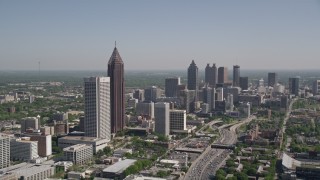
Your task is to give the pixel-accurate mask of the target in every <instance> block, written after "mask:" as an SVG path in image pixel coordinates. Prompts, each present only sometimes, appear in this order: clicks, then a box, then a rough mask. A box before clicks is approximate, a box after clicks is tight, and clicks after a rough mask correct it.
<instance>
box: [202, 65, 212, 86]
mask: <svg viewBox="0 0 320 180" xmlns="http://www.w3.org/2000/svg"><path fill="white" fill-rule="evenodd" d="M212 76H213V74H212V68H211V67H210V64H209V63H208V64H207V66H206V68H205V74H204V82H206V83H207V84H210V80H211V79H212Z"/></svg>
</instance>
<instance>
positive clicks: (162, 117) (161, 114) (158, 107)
mask: <svg viewBox="0 0 320 180" xmlns="http://www.w3.org/2000/svg"><path fill="white" fill-rule="evenodd" d="M169 111H170V107H169V103H165V102H158V103H156V104H155V105H154V117H155V132H156V133H158V134H162V135H165V136H168V135H169V131H170V124H169V123H170V122H169V118H170V116H169Z"/></svg>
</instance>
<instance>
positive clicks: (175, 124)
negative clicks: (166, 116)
mask: <svg viewBox="0 0 320 180" xmlns="http://www.w3.org/2000/svg"><path fill="white" fill-rule="evenodd" d="M186 130H187V114H186V111H185V110H170V132H173V133H174V132H178V133H179V132H184V131H186Z"/></svg>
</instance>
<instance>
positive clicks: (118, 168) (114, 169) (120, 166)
mask: <svg viewBox="0 0 320 180" xmlns="http://www.w3.org/2000/svg"><path fill="white" fill-rule="evenodd" d="M135 162H136V160H134V159H125V160H123V161H119V162H117V163H115V164H113V165H111V166H109V167H107V168H105V169H104V170H103V172H109V173H122V172H123V171H124V170H125V169H127V168H128V167H129V166H131V165H133V164H134V163H135Z"/></svg>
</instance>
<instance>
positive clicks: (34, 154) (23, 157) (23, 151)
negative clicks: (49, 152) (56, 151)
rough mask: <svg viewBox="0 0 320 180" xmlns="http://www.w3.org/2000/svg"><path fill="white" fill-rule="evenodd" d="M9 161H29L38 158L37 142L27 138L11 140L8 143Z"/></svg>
mask: <svg viewBox="0 0 320 180" xmlns="http://www.w3.org/2000/svg"><path fill="white" fill-rule="evenodd" d="M10 154H11V157H10V159H12V160H20V161H29V160H32V159H36V158H38V157H39V155H38V141H30V138H29V137H24V138H19V139H11V141H10Z"/></svg>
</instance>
